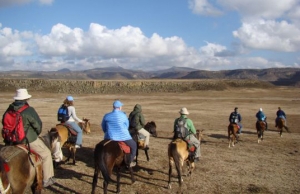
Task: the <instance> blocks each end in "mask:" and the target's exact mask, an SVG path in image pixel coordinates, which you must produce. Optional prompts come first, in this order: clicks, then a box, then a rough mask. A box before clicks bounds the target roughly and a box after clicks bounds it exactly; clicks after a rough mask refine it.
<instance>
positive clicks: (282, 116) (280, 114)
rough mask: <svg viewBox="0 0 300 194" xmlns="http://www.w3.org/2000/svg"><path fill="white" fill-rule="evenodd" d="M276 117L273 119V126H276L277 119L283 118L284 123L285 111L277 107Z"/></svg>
mask: <svg viewBox="0 0 300 194" xmlns="http://www.w3.org/2000/svg"><path fill="white" fill-rule="evenodd" d="M276 115H277V117H276V119H275V127H277V121H278V119H284V120H285V123H286V115H285V112H284V111H283V110H281V108H280V107H278V111H277V112H276Z"/></svg>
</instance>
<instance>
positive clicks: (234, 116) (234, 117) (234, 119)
mask: <svg viewBox="0 0 300 194" xmlns="http://www.w3.org/2000/svg"><path fill="white" fill-rule="evenodd" d="M241 121H242V116H241V114H240V113H239V112H238V107H235V108H234V112H232V113H231V114H230V116H229V122H230V124H237V125H238V127H239V131H238V134H241V132H242V127H243V126H242V124H241Z"/></svg>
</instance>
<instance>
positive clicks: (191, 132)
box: [173, 107, 201, 162]
mask: <svg viewBox="0 0 300 194" xmlns="http://www.w3.org/2000/svg"><path fill="white" fill-rule="evenodd" d="M179 114H180V117H179V118H176V119H175V121H174V138H175V136H176V135H175V134H176V131H178V127H179V123H178V122H179V121H181V120H182V121H183V127H184V128H185V130H186V134H182V138H183V139H185V140H186V141H187V142H189V143H191V144H193V145H194V146H195V148H196V150H195V154H196V155H195V160H194V161H195V162H199V161H200V160H199V157H200V156H201V152H200V141H199V140H198V139H197V138H196V133H197V132H196V129H195V127H194V124H193V121H192V120H191V119H189V118H187V115H188V114H189V112H188V110H187V108H185V107H184V108H181V109H180V111H179ZM174 138H173V139H174Z"/></svg>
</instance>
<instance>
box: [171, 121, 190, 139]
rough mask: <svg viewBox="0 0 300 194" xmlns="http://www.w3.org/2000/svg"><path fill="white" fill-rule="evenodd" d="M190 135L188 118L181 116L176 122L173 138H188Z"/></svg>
mask: <svg viewBox="0 0 300 194" xmlns="http://www.w3.org/2000/svg"><path fill="white" fill-rule="evenodd" d="M188 135H190V132H189V129H188V128H187V124H186V118H179V119H178V120H177V123H176V127H175V131H174V137H173V139H176V138H186V137H187V136H188Z"/></svg>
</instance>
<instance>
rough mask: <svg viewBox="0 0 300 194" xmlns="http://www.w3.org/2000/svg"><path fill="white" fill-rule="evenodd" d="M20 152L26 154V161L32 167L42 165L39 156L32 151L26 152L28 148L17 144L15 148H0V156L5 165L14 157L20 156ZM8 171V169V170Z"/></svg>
mask: <svg viewBox="0 0 300 194" xmlns="http://www.w3.org/2000/svg"><path fill="white" fill-rule="evenodd" d="M21 152H25V153H26V154H28V157H29V158H28V159H29V161H30V163H31V164H32V166H34V167H35V166H38V165H40V164H42V158H41V156H40V155H39V154H38V153H36V152H35V151H33V150H30V151H29V150H28V146H26V145H23V144H19V145H15V146H4V147H2V148H1V152H0V156H1V157H2V158H3V159H4V161H5V162H6V163H8V162H9V161H11V160H12V159H13V158H14V157H15V156H17V155H18V154H20V153H21ZM8 171H9V169H8Z"/></svg>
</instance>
